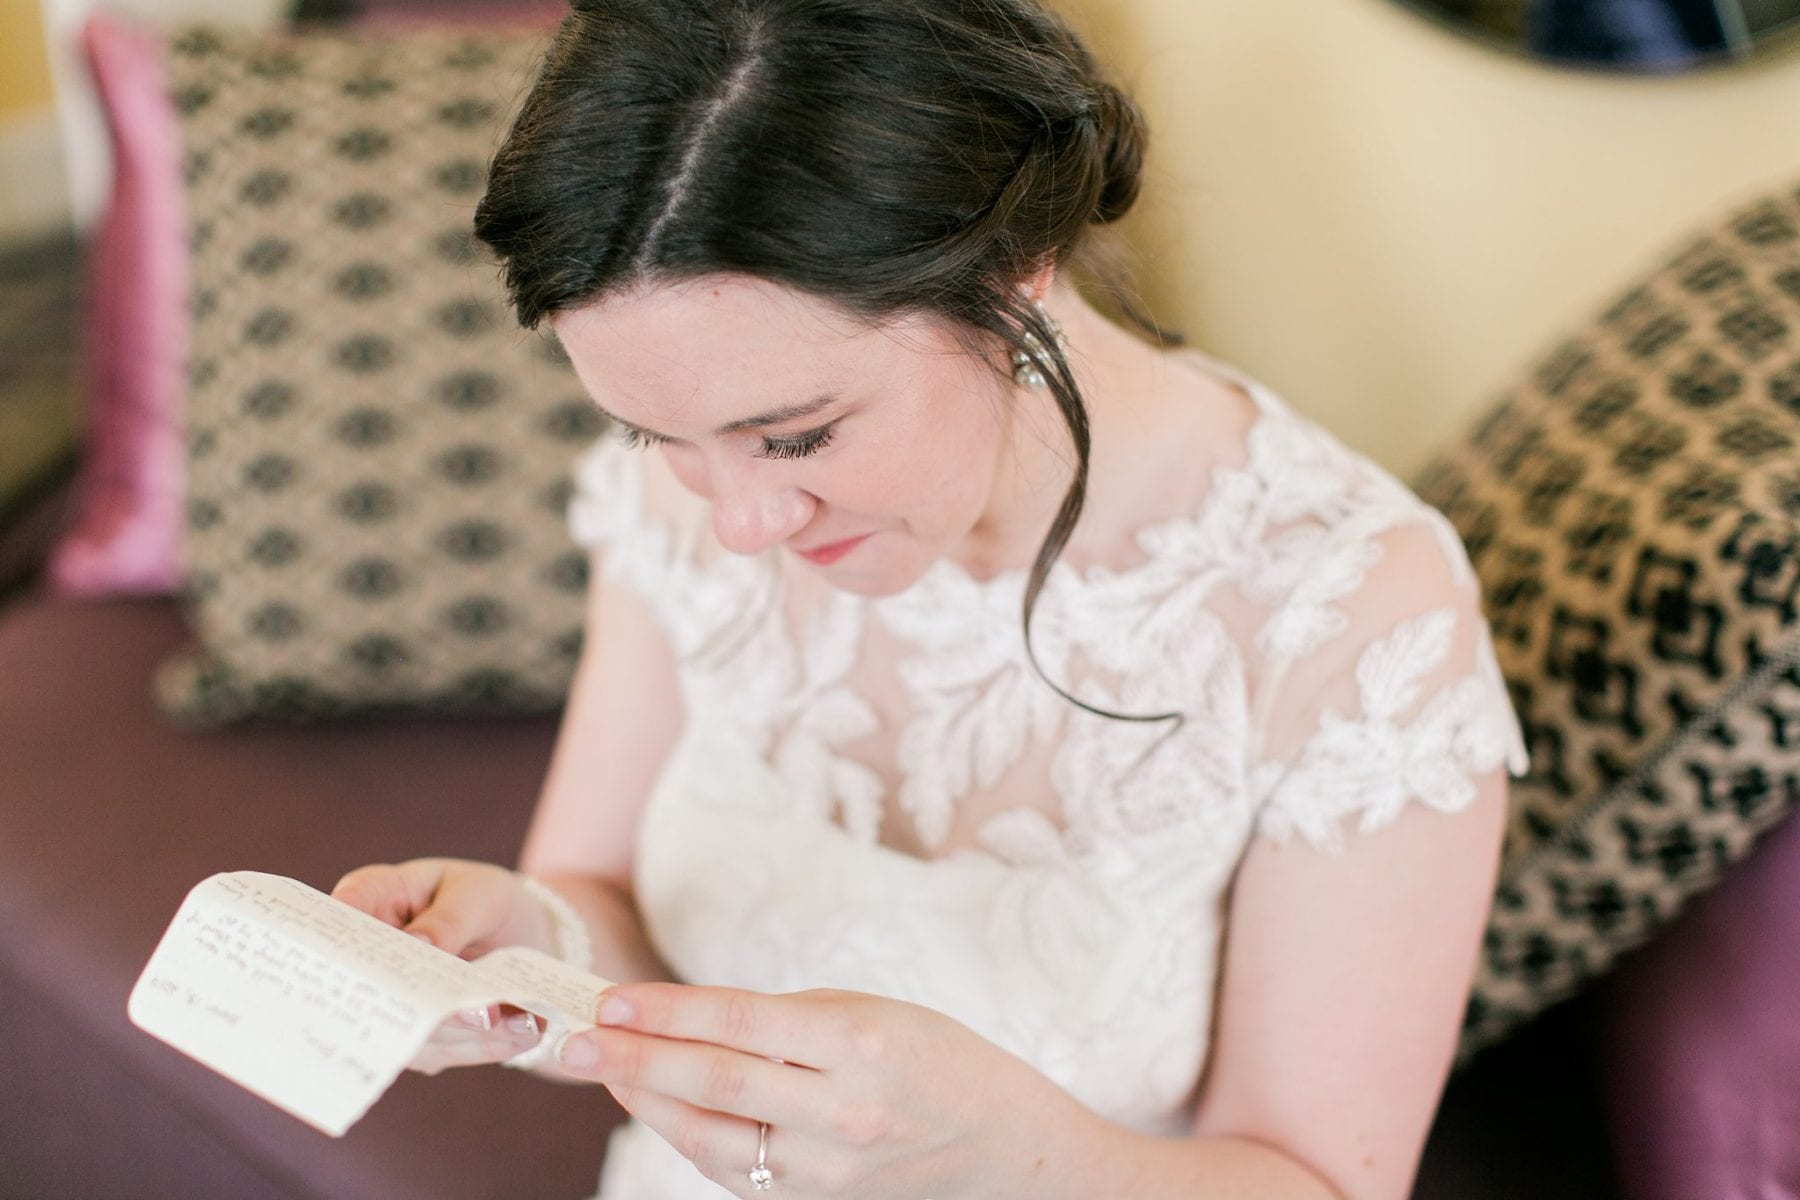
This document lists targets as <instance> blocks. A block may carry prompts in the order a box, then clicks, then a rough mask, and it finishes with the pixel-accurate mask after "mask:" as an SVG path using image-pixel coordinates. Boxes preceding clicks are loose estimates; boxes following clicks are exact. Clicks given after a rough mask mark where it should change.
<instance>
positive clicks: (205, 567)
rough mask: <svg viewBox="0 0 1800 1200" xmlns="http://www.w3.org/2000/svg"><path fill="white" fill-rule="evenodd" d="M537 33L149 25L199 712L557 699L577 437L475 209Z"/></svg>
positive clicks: (263, 713)
mask: <svg viewBox="0 0 1800 1200" xmlns="http://www.w3.org/2000/svg"><path fill="white" fill-rule="evenodd" d="M547 37H548V34H547V33H546V32H543V31H541V30H539V31H533V32H529V33H526V32H517V31H514V32H500V31H493V30H489V31H480V32H476V31H471V30H466V29H465V30H461V31H455V30H418V31H411V32H405V33H390V34H387V35H383V36H374V35H369V34H350V33H329V32H311V33H304V34H287V35H255V34H241V33H227V32H224V31H221V30H213V29H205V28H195V29H189V30H186V31H184V32H181V33H178V34H177V35H175V36H174V37H173V39H172V41H171V45H170V50H171V53H170V56H169V67H170V86H171V88H172V90H173V92H174V96H175V99H176V103H177V108H178V109H179V111H180V113H181V125H182V134H183V140H184V155H185V159H184V168H185V174H186V180H187V186H188V208H189V218H190V223H191V233H192V242H193V273H192V286H193V305H192V307H193V317H194V327H193V348H192V361H191V364H190V371H189V395H188V401H187V404H188V407H187V415H186V419H187V428H188V459H189V462H188V466H189V501H188V515H187V521H188V528H187V536H186V543H185V558H186V563H185V567H186V580H185V593H186V596H187V599H188V602H189V606H190V610H191V615H192V618H193V622H194V626H195V629H196V632H197V636H198V645H197V647H195V648H194V649H192V650H191V651H188V652H185V653H184V654H182V655H181V656H180V657H178V658H176V659H174V660H172V661H171V662H169V663H167V664H165V666H164V668H163V670H162V673H161V675H160V677H159V680H158V691H159V695H160V698H161V700H162V702H163V704H164V707H165V708H166V709H167V710H168V711H170V712H171V713H172V714H173V715H175V716H177V717H179V718H183V719H185V720H188V721H191V722H196V723H202V724H212V723H218V722H223V721H232V720H239V719H243V718H247V717H276V718H294V717H314V716H322V715H329V714H337V713H343V712H349V711H357V710H369V709H387V708H396V707H417V706H424V707H430V708H439V709H459V710H461V709H490V710H491V709H497V708H498V709H529V708H545V707H551V706H554V705H555V704H557V703H559V702H560V700H561V698H562V696H563V693H564V691H565V690H566V687H567V683H568V680H569V676H570V674H571V671H572V668H573V664H574V660H575V658H576V655H577V653H578V647H579V642H580V628H581V620H582V600H581V598H582V591H583V587H584V582H585V573H586V568H585V562H584V559H583V557H582V555H581V553H580V552H579V551H578V549H577V548H576V547H575V546H574V545H573V544H572V542H571V540H570V539H569V537H568V535H567V532H566V529H565V525H564V518H563V511H564V507H565V504H566V501H567V497H568V494H569V484H568V481H567V477H568V471H569V468H570V466H571V465H572V463H573V460H574V457H575V456H576V454H577V453H579V451H580V450H581V448H582V447H584V446H585V445H586V444H587V443H589V442H590V441H591V440H592V439H593V438H594V437H595V435H596V434H597V433H598V432H599V422H598V418H597V416H596V413H595V410H594V409H593V407H592V406H591V405H590V404H589V403H588V401H587V399H586V398H585V396H584V394H583V392H582V390H581V387H580V385H579V383H578V381H577V380H576V378H575V376H574V374H573V372H572V371H571V370H570V369H569V367H568V365H567V362H566V360H565V359H563V358H562V357H561V355H560V352H558V351H557V350H556V349H555V348H554V345H553V343H552V342H551V341H550V340H549V339H548V338H547V337H537V336H534V335H530V334H526V333H524V332H522V331H520V330H519V329H518V328H517V326H516V325H515V323H514V322H513V321H512V320H511V318H510V315H509V313H508V310H507V307H506V304H505V296H504V291H503V289H502V287H501V284H500V280H499V274H498V271H497V269H496V266H495V264H494V263H493V262H492V261H490V260H489V259H488V258H487V257H486V256H485V255H484V253H483V252H482V251H481V248H480V247H479V244H478V243H476V242H475V241H474V240H473V238H472V235H471V232H470V227H471V220H472V215H473V212H474V206H475V202H476V200H477V199H478V198H479V197H480V195H481V191H482V187H483V181H484V175H485V171H486V165H487V162H488V159H489V157H490V156H491V155H492V153H493V150H494V148H495V146H496V145H497V144H498V142H499V139H500V137H501V136H502V134H503V132H504V129H505V127H506V123H507V122H508V121H509V120H510V116H511V112H512V110H513V108H514V106H515V105H516V103H517V102H518V101H519V100H521V99H522V97H523V94H524V91H525V89H526V87H527V86H528V85H529V82H530V73H531V71H532V69H533V67H534V64H535V61H536V58H537V56H538V55H539V53H541V51H542V48H543V46H544V44H545V41H546V39H547Z"/></svg>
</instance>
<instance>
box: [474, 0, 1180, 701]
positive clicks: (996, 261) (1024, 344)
mask: <svg viewBox="0 0 1800 1200" xmlns="http://www.w3.org/2000/svg"><path fill="white" fill-rule="evenodd" d="M1143 147H1144V129H1143V125H1142V122H1141V120H1140V119H1139V117H1138V113H1137V110H1136V108H1135V107H1134V106H1133V105H1132V104H1131V102H1130V101H1129V100H1128V99H1127V98H1126V97H1125V96H1124V95H1123V94H1121V93H1120V92H1119V91H1118V89H1116V88H1115V87H1113V86H1112V85H1111V84H1110V83H1108V82H1106V81H1105V80H1104V79H1102V78H1101V77H1100V75H1099V73H1098V72H1097V70H1096V69H1095V65H1094V62H1093V60H1092V58H1091V57H1090V56H1089V54H1088V52H1087V50H1086V48H1085V47H1083V46H1082V44H1081V43H1080V41H1079V40H1078V39H1077V38H1076V37H1075V35H1074V34H1073V33H1072V32H1071V31H1070V30H1069V29H1068V28H1067V27H1066V26H1065V25H1064V24H1063V23H1062V22H1061V21H1060V20H1058V19H1057V18H1056V17H1054V16H1052V15H1051V14H1050V13H1048V12H1046V11H1045V10H1044V9H1043V8H1042V7H1040V6H1039V4H1038V3H1036V2H1035V0H574V2H573V5H572V10H571V11H570V13H569V14H568V16H567V17H565V18H564V20H563V22H562V25H561V27H560V28H559V29H558V30H557V32H556V35H555V38H554V39H553V41H552V43H551V45H550V47H549V49H548V51H547V52H546V55H545V58H544V61H543V64H542V67H541V70H540V72H539V74H538V77H537V79H536V81H535V83H534V84H533V86H532V88H531V90H530V92H529V94H528V95H527V97H526V99H525V102H524V105H523V107H522V108H521V110H520V113H519V116H518V117H517V119H516V121H515V122H514V124H513V127H512V130H511V131H510V133H509V134H508V136H507V138H506V140H505V142H504V143H503V144H502V146H501V147H500V149H499V151H498V153H497V154H496V155H495V157H494V161H493V165H492V169H491V172H490V175H489V180H488V187H487V192H486V194H485V195H484V196H483V197H482V200H481V203H480V205H479V207H478V208H477V210H476V213H475V233H476V235H477V236H478V237H479V238H481V240H482V241H484V242H486V243H487V244H488V245H489V246H491V247H492V248H493V249H494V251H495V252H496V253H497V254H498V255H499V257H500V259H501V262H502V264H503V271H504V276H505V281H506V285H507V289H508V292H509V295H510V298H511V301H512V304H513V307H514V310H515V312H516V314H517V316H518V319H519V321H520V323H521V324H522V325H524V326H526V327H527V328H536V327H537V326H538V325H539V323H540V322H542V321H543V320H544V319H545V318H546V317H548V316H550V315H551V314H554V313H556V312H559V311H562V310H566V309H571V308H577V307H581V306H583V305H585V304H587V303H589V302H592V301H595V300H598V299H600V298H602V297H604V296H607V295H610V294H614V293H618V292H621V291H624V290H626V289H632V288H637V287H640V286H645V285H652V286H653V285H656V284H659V283H667V282H674V281H677V280H682V279H690V278H694V277H696V276H702V275H708V274H715V273H741V274H747V275H752V276H756V277H760V278H763V279H767V280H770V281H772V282H775V283H779V284H784V285H787V286H791V287H793V288H796V289H798V290H800V291H803V292H806V293H809V294H811V295H814V296H817V297H819V298H821V299H824V300H827V301H830V302H833V303H835V304H837V305H838V306H840V307H841V308H843V309H845V310H847V311H849V312H851V313H854V314H857V315H860V316H863V317H865V318H868V319H871V320H883V319H889V318H893V317H897V316H900V315H902V314H911V313H934V314H937V315H939V316H941V317H943V318H945V319H947V320H948V321H949V322H951V324H952V326H953V327H954V328H957V329H959V330H961V331H963V332H964V333H965V334H966V335H968V337H969V339H970V345H971V348H972V349H974V350H977V351H978V352H981V353H983V354H987V355H989V356H990V358H991V361H993V362H994V363H995V365H996V366H997V367H999V368H1001V369H1005V365H1006V363H1007V361H1008V358H1009V356H1010V354H1011V353H1013V352H1021V351H1022V352H1024V353H1025V354H1027V355H1029V356H1031V357H1032V358H1033V359H1034V360H1035V362H1036V365H1037V366H1038V368H1039V370H1040V372H1041V373H1042V375H1043V376H1044V378H1045V379H1046V381H1047V382H1048V384H1049V387H1050V390H1051V392H1052V393H1053V394H1054V396H1055V397H1056V401H1057V404H1058V407H1059V408H1060V410H1061V411H1062V414H1063V417H1064V420H1065V421H1066V423H1067V424H1068V427H1069V433H1070V437H1071V439H1072V441H1073V443H1074V447H1075V451H1076V469H1075V475H1074V479H1073V481H1072V483H1071V484H1070V487H1069V490H1068V492H1067V494H1066V495H1065V497H1064V500H1063V504H1062V506H1061V508H1060V510H1059V512H1058V514H1057V517H1056V520H1055V522H1054V523H1053V525H1052V526H1051V529H1050V531H1049V533H1048V535H1047V536H1046V537H1045V539H1044V542H1043V544H1042V546H1041V547H1040V549H1039V552H1038V555H1037V558H1036V561H1035V562H1034V564H1033V566H1032V571H1031V575H1030V577H1029V579H1028V582H1027V585H1026V589H1025V599H1024V621H1025V629H1026V636H1027V647H1028V648H1029V645H1030V641H1029V637H1030V622H1031V612H1032V608H1033V605H1034V603H1035V601H1036V598H1037V595H1038V593H1039V591H1040V590H1041V589H1042V587H1043V584H1044V580H1045V579H1046V578H1047V576H1048V574H1049V570H1050V567H1051V565H1052V563H1054V561H1055V560H1056V558H1057V556H1058V555H1059V554H1060V553H1061V551H1062V548H1063V547H1064V545H1066V544H1067V542H1068V539H1069V535H1070V533H1071V532H1072V531H1073V529H1074V525H1075V521H1076V519H1077V518H1078V517H1079V515H1080V512H1081V507H1082V502H1083V499H1084V497H1085V494H1086V485H1087V466H1088V428H1087V413H1086V409H1085V407H1084V405H1083V403H1082V399H1081V395H1080V392H1079V390H1078V389H1077V387H1076V385H1075V380H1074V377H1073V375H1072V374H1071V373H1070V371H1069V366H1068V362H1067V361H1066V359H1065V358H1064V357H1063V354H1062V352H1061V350H1060V349H1059V348H1058V346H1057V339H1056V338H1055V337H1054V336H1053V334H1052V331H1051V330H1049V329H1048V328H1047V327H1046V325H1045V321H1044V318H1043V317H1042V315H1041V314H1040V312H1039V311H1038V310H1037V308H1036V307H1035V306H1034V305H1032V304H1031V303H1029V301H1028V300H1027V298H1026V297H1025V295H1024V293H1023V290H1022V289H1021V287H1020V285H1021V284H1022V283H1023V282H1024V281H1026V280H1029V279H1031V278H1033V277H1034V276H1035V275H1036V274H1037V273H1038V272H1039V271H1040V270H1041V269H1042V268H1043V267H1044V266H1045V265H1047V264H1049V263H1052V262H1056V263H1071V262H1075V261H1077V260H1078V258H1079V257H1080V254H1081V251H1082V250H1083V248H1084V245H1085V243H1086V241H1087V237H1088V234H1089V232H1090V231H1091V230H1092V229H1093V227H1094V226H1095V225H1103V224H1106V223H1109V222H1112V221H1116V220H1117V219H1118V218H1120V217H1121V216H1123V215H1124V214H1125V213H1126V212H1127V210H1129V209H1130V208H1131V205H1132V202H1133V201H1134V200H1135V199H1136V197H1137V193H1138V183H1139V174H1140V170H1141V165H1142V161H1143ZM1124 295H1125V293H1124V291H1123V289H1115V296H1116V297H1117V298H1119V303H1120V307H1121V309H1122V311H1123V312H1124V313H1125V315H1126V316H1127V317H1128V319H1130V320H1131V321H1132V322H1133V323H1134V324H1136V325H1138V326H1139V328H1140V329H1141V330H1143V331H1144V332H1145V333H1147V334H1149V335H1152V336H1154V337H1157V338H1159V339H1164V340H1171V341H1172V340H1174V339H1173V338H1172V337H1168V336H1167V335H1164V334H1163V332H1162V331H1161V330H1160V329H1158V328H1157V327H1156V326H1155V325H1154V323H1153V322H1151V321H1149V320H1148V318H1146V317H1144V316H1142V315H1141V314H1140V313H1139V312H1138V310H1137V309H1136V308H1135V307H1134V306H1132V305H1131V304H1130V303H1129V302H1128V301H1126V300H1124V299H1123V296H1124ZM1034 661H1035V660H1034ZM1059 690H1060V689H1059ZM1065 694H1066V693H1065Z"/></svg>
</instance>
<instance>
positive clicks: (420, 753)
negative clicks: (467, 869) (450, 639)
mask: <svg viewBox="0 0 1800 1200" xmlns="http://www.w3.org/2000/svg"><path fill="white" fill-rule="evenodd" d="M181 637H182V628H181V624H180V621H179V619H178V617H177V614H176V611H175V608H174V606H173V605H172V604H170V603H168V602H164V601H108V602H91V601H66V600H42V599H36V598H33V599H29V600H26V601H22V602H21V603H19V604H17V605H15V606H13V607H11V608H9V609H7V610H6V611H5V612H4V613H3V614H0V996H5V997H6V998H7V1000H6V1018H5V1020H4V1021H0V1027H3V1028H4V1030H5V1032H4V1034H0V1061H3V1062H4V1063H5V1068H4V1071H3V1072H0V1074H3V1075H4V1078H5V1085H4V1087H0V1096H3V1099H0V1194H6V1195H20V1196H24V1195H29V1196H32V1197H34V1200H57V1198H60V1197H71V1198H72V1197H77V1196H80V1197H88V1196H107V1197H109V1198H113V1200H119V1198H126V1200H128V1198H130V1197H136V1196H144V1197H167V1196H175V1195H186V1196H227V1195H246V1196H247V1195H255V1196H258V1197H296V1198H298V1197H307V1198H312V1197H317V1198H318V1200H326V1198H330V1200H349V1198H355V1197H369V1198H370V1200H376V1198H380V1200H390V1198H392V1197H402V1196H420V1197H424V1196H429V1197H433V1198H434V1200H450V1198H453V1197H493V1196H529V1197H533V1198H538V1197H542V1198H544V1200H555V1198H556V1197H581V1196H586V1195H589V1194H590V1193H591V1191H592V1189H593V1186H594V1181H595V1178H596V1172H597V1164H598V1163H599V1160H600V1157H601V1151H602V1148H603V1146H604V1143H605V1137H606V1132H607V1130H608V1129H609V1128H610V1126H611V1125H612V1124H613V1123H615V1122H616V1121H617V1120H618V1116H619V1114H618V1110H617V1108H616V1107H615V1106H614V1105H613V1104H612V1102H611V1100H610V1098H608V1097H607V1096H606V1095H605V1094H604V1093H603V1092H600V1091H598V1090H596V1089H588V1088H572V1087H558V1086H555V1085H553V1084H547V1083H543V1082H541V1081H539V1080H536V1079H533V1078H530V1077H527V1076H524V1075H521V1074H519V1073H517V1072H512V1071H502V1070H499V1069H498V1068H490V1069H480V1070H470V1071H452V1072H447V1073H445V1074H444V1075H440V1076H437V1077H435V1078H431V1079H426V1078H424V1077H420V1076H407V1077H404V1078H402V1080H401V1081H400V1083H399V1084H398V1085H396V1087H395V1088H394V1089H393V1091H391V1092H390V1093H389V1094H388V1095H387V1096H386V1097H384V1098H383V1099H382V1100H380V1101H379V1102H377V1104H376V1105H375V1107H374V1109H373V1110H372V1111H371V1113H370V1114H369V1116H368V1117H367V1118H366V1119H365V1120H364V1121H363V1122H362V1123H361V1124H359V1125H358V1126H356V1128H354V1129H352V1130H351V1131H350V1133H349V1135H348V1136H347V1137H345V1138H343V1139H342V1140H333V1139H330V1138H327V1137H325V1136H324V1135H322V1134H319V1133H316V1132H314V1131H313V1130H312V1129H310V1128H308V1127H307V1126H305V1125H302V1124H301V1123H300V1122H298V1121H296V1120H294V1119H293V1118H291V1117H289V1116H287V1115H285V1114H283V1113H281V1112H279V1111H278V1110H276V1109H274V1108H273V1107H271V1106H269V1105H267V1104H264V1103H263V1102H262V1101H260V1100H257V1099H255V1098H254V1097H252V1096H250V1095H249V1094H248V1093H246V1092H244V1091H242V1090H240V1089H239V1088H237V1087H236V1086H235V1085H232V1084H230V1083H227V1082H225V1081H224V1080H222V1079H220V1078H218V1077H217V1076H215V1075H213V1074H212V1073H211V1072H210V1071H208V1070H206V1069H205V1068H203V1067H200V1066H199V1065H197V1064H195V1063H193V1062H191V1061H189V1060H188V1059H186V1058H185V1057H183V1056H182V1055H180V1054H178V1053H177V1052H175V1051H174V1050H171V1049H169V1048H168V1047H166V1046H164V1045H163V1044H162V1043H160V1042H158V1041H156V1040H155V1039H153V1038H151V1037H150V1036H149V1035H147V1034H144V1033H142V1032H140V1031H138V1030H137V1029H135V1028H133V1027H132V1026H131V1025H130V1024H129V1023H128V1022H127V1021H126V1018H125V997H126V994H127V993H128V991H129V990H130V987H131V985H132V983H133V982H134V981H135V979H136V978H137V974H138V972H139V971H140V970H141V969H142V967H143V965H144V962H145V960H146V959H148V958H149V955H150V951H151V949H152V948H153V947H154V946H155V944H156V941H157V938H158V937H159V936H160V935H161V933H162V931H163V928H164V927H165V926H166V924H167V923H168V921H169V919H170V918H171V917H172V916H173V915H174V913H175V909H176V907H177V905H178V904H179V903H180V901H181V898H182V896H183V895H185V894H186V891H187V889H188V888H189V887H191V886H192V885H193V884H194V883H196V882H198V881H199V880H200V879H202V878H204V877H205V876H206V875H209V874H211V873H212V872H214V871H220V870H231V869H237V868H255V869H259V870H269V871H278V872H281V873H283V874H287V875H293V876H295V877H297V878H300V879H304V880H306V881H307V882H309V883H311V884H313V885H314V886H318V887H325V888H329V887H330V886H331V884H332V883H333V882H334V881H335V880H336V878H337V877H338V875H340V874H341V873H342V872H343V871H345V870H347V869H349V868H350V867H353V866H357V865H359V864H361V863H365V862H373V861H381V860H386V859H394V858H402V857H408V856H412V855H418V854H449V855H463V856H469V857H479V858H489V859H497V860H499V861H508V860H510V859H511V857H512V856H513V855H514V853H515V852H516V849H517V846H518V842H519V839H520V837H521V836H522V833H523V830H524V826H525V821H526V818H527V816H528V815H529V812H530V809H531V806H532V803H533V800H534V798H535V793H536V789H537V785H538V781H539V777H540V775H541V774H542V772H543V768H544V764H545V762H546V761H547V758H548V754H549V749H550V744H551V740H552V737H553V736H554V722H553V721H551V720H549V719H547V718H537V719H510V720H492V719H490V720H481V721H474V720H461V721H453V720H432V721H426V720H415V721H409V722H391V723H385V724H368V723H365V724H356V725H341V726H336V727H328V728H317V729H307V730H293V729H285V730H239V731H233V732H230V733H215V734H193V733H186V732H181V731H178V730H176V729H173V728H171V727H170V726H168V725H167V724H166V723H165V722H164V721H163V720H162V719H161V718H160V717H159V716H158V715H157V714H156V712H155V710H154V708H153V706H152V703H151V700H150V695H149V675H150V671H151V668H152V664H154V663H155V661H156V660H157V659H158V657H159V656H161V655H163V654H165V653H167V652H168V651H169V650H170V649H172V648H173V647H174V646H175V645H176V644H177V643H178V642H179V641H180V639H181ZM21 1013H29V1014H35V1016H36V1019H35V1020H21V1019H20V1014H21ZM247 1181H255V1183H254V1185H252V1183H250V1182H247ZM12 1188H18V1189H20V1190H18V1191H16V1192H15V1191H11V1190H9V1189H12ZM246 1188H249V1189H250V1190H244V1189H246ZM220 1189H223V1190H220Z"/></svg>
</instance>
